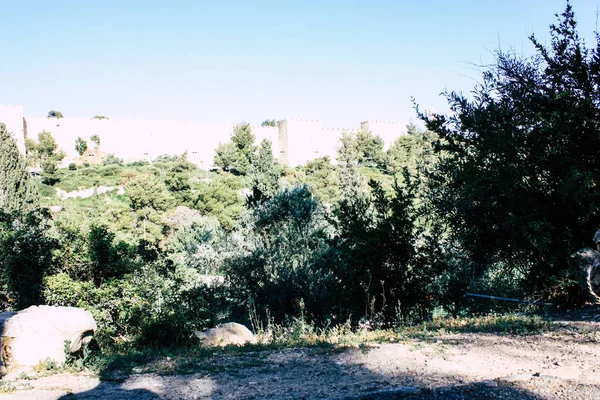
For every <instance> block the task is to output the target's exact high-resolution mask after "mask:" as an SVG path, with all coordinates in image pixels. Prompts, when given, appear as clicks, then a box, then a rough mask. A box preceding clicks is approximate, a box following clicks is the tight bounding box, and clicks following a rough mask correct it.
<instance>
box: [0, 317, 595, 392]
mask: <svg viewBox="0 0 600 400" xmlns="http://www.w3.org/2000/svg"><path fill="white" fill-rule="evenodd" d="M598 321H600V310H598V315H592V316H591V317H585V318H583V320H580V321H577V322H575V321H561V322H555V329H553V331H552V332H549V333H545V334H542V335H534V336H525V337H521V336H519V337H517V336H498V335H493V334H453V335H445V336H440V337H437V338H436V339H435V340H433V341H427V342H424V341H418V340H414V341H407V342H403V343H386V344H380V345H376V346H373V347H370V348H366V349H354V350H345V351H343V352H338V353H335V352H331V351H330V350H327V351H326V350H324V349H320V348H310V349H286V350H281V351H261V352H254V353H248V354H244V355H236V356H232V355H220V356H216V357H213V360H212V362H213V363H214V368H211V372H203V373H196V374H189V375H171V376H161V375H157V374H148V373H143V372H140V373H137V374H136V373H133V374H131V375H129V376H123V377H122V379H120V380H118V381H103V382H101V381H100V380H99V379H98V378H97V377H94V376H92V375H71V374H61V375H52V376H47V377H43V378H38V379H35V380H23V379H18V378H16V377H12V378H11V377H5V378H4V379H5V380H6V379H9V380H11V379H12V380H11V383H12V384H13V385H14V386H15V387H17V390H16V391H15V392H13V393H10V394H4V395H0V399H3V398H7V399H124V398H134V399H139V400H142V399H262V398H269V399H319V398H322V399H398V398H408V399H438V398H439V399H586V400H588V399H600V362H599V355H600V343H599V340H600V322H598Z"/></svg>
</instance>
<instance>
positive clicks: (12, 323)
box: [0, 306, 97, 369]
mask: <svg viewBox="0 0 600 400" xmlns="http://www.w3.org/2000/svg"><path fill="white" fill-rule="evenodd" d="M0 325H1V329H2V338H1V346H2V361H3V362H4V364H5V365H6V366H7V367H8V368H9V369H14V368H18V367H30V366H34V365H36V364H38V363H40V362H41V361H45V360H46V359H48V358H49V359H51V360H54V361H55V362H57V363H58V364H62V363H63V362H65V360H66V355H65V341H66V340H69V341H70V342H71V346H70V351H71V353H72V354H73V353H77V352H78V351H79V350H81V348H82V347H83V346H86V345H87V344H88V343H89V342H90V340H91V339H92V336H93V335H94V332H95V331H96V329H97V326H96V321H95V320H94V318H93V317H92V314H91V313H90V312H89V311H85V310H83V309H81V308H76V307H55V306H32V307H29V308H27V309H25V310H22V311H19V312H18V313H8V312H4V313H0Z"/></svg>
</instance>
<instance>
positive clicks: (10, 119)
mask: <svg viewBox="0 0 600 400" xmlns="http://www.w3.org/2000/svg"><path fill="white" fill-rule="evenodd" d="M0 123H4V124H6V129H7V130H8V132H9V133H12V135H13V136H14V137H15V139H16V141H17V146H18V147H19V150H20V151H21V152H22V153H25V135H24V131H23V106H10V105H0Z"/></svg>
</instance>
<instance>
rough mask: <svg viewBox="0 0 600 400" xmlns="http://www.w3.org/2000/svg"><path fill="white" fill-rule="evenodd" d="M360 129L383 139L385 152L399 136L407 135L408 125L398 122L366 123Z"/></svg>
mask: <svg viewBox="0 0 600 400" xmlns="http://www.w3.org/2000/svg"><path fill="white" fill-rule="evenodd" d="M360 127H361V128H362V129H364V130H367V131H371V133H372V134H373V135H375V136H379V137H381V138H382V139H383V141H384V142H385V150H387V149H389V148H390V146H391V145H392V143H394V140H396V138H397V137H398V136H402V135H405V134H406V124H405V123H402V122H396V121H365V122H362V123H361V124H360Z"/></svg>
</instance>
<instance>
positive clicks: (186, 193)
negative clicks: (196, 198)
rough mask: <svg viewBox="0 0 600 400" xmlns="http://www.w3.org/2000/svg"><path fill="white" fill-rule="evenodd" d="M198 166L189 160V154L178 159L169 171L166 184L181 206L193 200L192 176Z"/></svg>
mask: <svg viewBox="0 0 600 400" xmlns="http://www.w3.org/2000/svg"><path fill="white" fill-rule="evenodd" d="M195 169H196V166H195V165H194V164H192V163H190V162H189V161H188V160H187V152H186V153H183V154H182V155H181V156H179V157H177V159H176V160H175V162H173V164H172V165H171V166H170V167H169V169H168V170H167V174H166V176H165V184H166V185H167V189H168V190H169V191H170V192H171V193H173V196H175V199H176V200H177V202H178V203H179V204H187V203H189V202H190V201H191V200H192V188H191V174H192V172H193V171H194V170H195Z"/></svg>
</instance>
